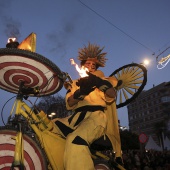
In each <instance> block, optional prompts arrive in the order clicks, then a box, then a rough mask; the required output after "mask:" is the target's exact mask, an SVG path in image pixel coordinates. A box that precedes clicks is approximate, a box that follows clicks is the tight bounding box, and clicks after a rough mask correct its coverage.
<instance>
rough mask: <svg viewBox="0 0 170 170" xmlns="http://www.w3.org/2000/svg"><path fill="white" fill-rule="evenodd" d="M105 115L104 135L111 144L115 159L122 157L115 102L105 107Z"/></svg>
mask: <svg viewBox="0 0 170 170" xmlns="http://www.w3.org/2000/svg"><path fill="white" fill-rule="evenodd" d="M105 113H106V117H107V119H108V122H107V128H106V134H107V136H108V137H109V139H110V141H111V143H112V146H113V150H114V151H115V152H116V157H122V153H121V140H120V133H119V123H118V116H117V110H116V104H115V102H114V103H112V104H108V105H107V109H106V110H105Z"/></svg>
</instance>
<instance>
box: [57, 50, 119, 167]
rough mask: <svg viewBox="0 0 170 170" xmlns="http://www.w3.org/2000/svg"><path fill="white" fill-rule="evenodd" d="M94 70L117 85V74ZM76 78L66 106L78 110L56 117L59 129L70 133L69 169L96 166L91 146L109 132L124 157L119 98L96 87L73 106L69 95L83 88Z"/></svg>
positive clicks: (67, 154)
mask: <svg viewBox="0 0 170 170" xmlns="http://www.w3.org/2000/svg"><path fill="white" fill-rule="evenodd" d="M90 48H91V47H90ZM100 52H101V51H100ZM95 61H96V58H95ZM97 61H98V60H97ZM92 74H93V75H95V76H97V77H100V78H101V79H102V80H106V81H108V82H109V83H110V84H111V86H113V87H116V85H117V79H116V78H114V77H108V78H105V77H104V74H103V73H102V72H101V71H99V70H96V71H95V72H92ZM76 82H77V80H74V81H73V83H72V84H71V85H70V86H67V90H68V92H67V94H66V107H67V109H68V110H73V111H74V114H73V115H71V116H69V117H67V118H64V119H57V120H55V124H56V125H57V127H58V133H59V134H61V135H62V136H64V137H66V146H65V153H64V167H65V169H66V170H80V169H81V170H94V165H93V161H92V158H91V153H90V150H89V146H90V145H91V144H92V143H93V142H94V141H95V140H97V139H99V138H100V137H102V136H103V135H105V134H106V135H107V136H108V137H109V139H110V141H111V143H112V145H113V148H114V150H115V149H116V154H117V155H116V156H120V157H121V148H120V136H119V128H118V119H117V113H116V104H115V98H110V97H108V96H107V95H105V93H104V92H103V91H101V90H100V89H99V88H95V89H94V90H93V91H91V92H90V93H89V94H88V95H85V96H84V98H83V100H80V101H79V102H78V103H77V104H75V105H73V106H72V107H70V106H69V104H68V98H69V97H70V96H72V95H74V93H75V91H77V90H78V89H79V88H80V87H78V86H77V85H76Z"/></svg>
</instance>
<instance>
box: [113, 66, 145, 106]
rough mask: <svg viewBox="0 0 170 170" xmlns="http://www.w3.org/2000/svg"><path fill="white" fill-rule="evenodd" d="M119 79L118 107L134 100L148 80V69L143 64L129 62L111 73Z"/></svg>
mask: <svg viewBox="0 0 170 170" xmlns="http://www.w3.org/2000/svg"><path fill="white" fill-rule="evenodd" d="M111 76H115V77H116V78H117V79H118V85H117V87H116V89H117V100H116V106H117V108H120V107H123V106H125V105H127V104H129V103H130V102H131V101H132V100H134V99H135V98H136V97H137V96H138V95H139V94H140V92H141V91H142V90H143V88H144V87H145V85H146V82H147V70H146V68H145V67H144V66H143V65H141V64H136V63H132V64H128V65H125V66H123V67H120V68H119V69H117V70H115V71H114V72H113V73H112V74H111V75H110V77H111Z"/></svg>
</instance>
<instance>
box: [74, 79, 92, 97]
mask: <svg viewBox="0 0 170 170" xmlns="http://www.w3.org/2000/svg"><path fill="white" fill-rule="evenodd" d="M90 81H91V80H90ZM90 81H89V79H88V77H84V78H80V79H79V80H78V82H77V83H76V85H77V86H80V89H78V90H76V91H75V92H74V95H73V97H74V99H79V100H83V99H84V97H85V96H86V95H88V94H89V93H91V92H92V91H93V90H94V89H95V87H93V86H92V84H91V83H90Z"/></svg>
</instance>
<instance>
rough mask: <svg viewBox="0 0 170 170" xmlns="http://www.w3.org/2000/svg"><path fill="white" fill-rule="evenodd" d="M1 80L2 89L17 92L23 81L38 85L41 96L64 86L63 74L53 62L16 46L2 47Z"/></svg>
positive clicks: (34, 85)
mask: <svg viewBox="0 0 170 170" xmlns="http://www.w3.org/2000/svg"><path fill="white" fill-rule="evenodd" d="M0 80H1V81H0V88H1V89H3V90H6V91H8V92H11V93H16V94H17V93H18V89H19V85H20V83H21V82H24V85H25V86H27V87H31V88H34V87H37V86H38V87H39V88H40V93H39V96H47V95H51V94H54V93H56V92H58V91H59V90H60V89H61V88H62V87H63V74H62V72H61V70H60V69H59V68H58V67H57V66H56V65H55V64H54V63H53V62H51V61H50V60H49V59H47V58H45V57H44V56H42V55H40V54H37V53H34V52H31V51H27V50H21V49H16V48H2V49H0ZM30 96H33V95H31V94H30Z"/></svg>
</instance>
